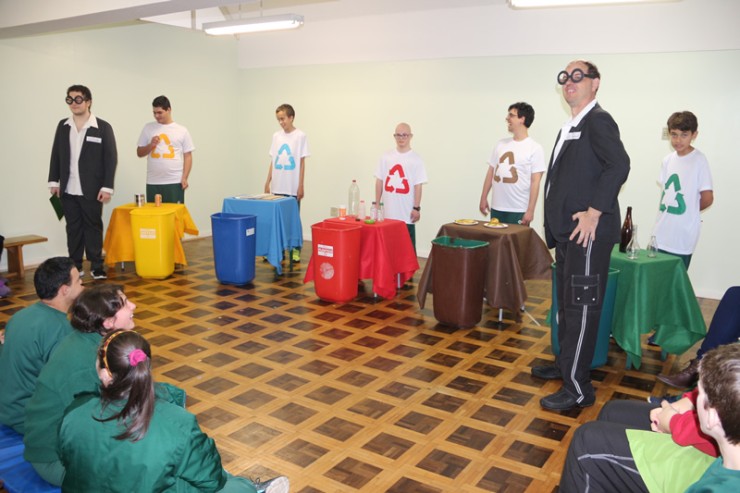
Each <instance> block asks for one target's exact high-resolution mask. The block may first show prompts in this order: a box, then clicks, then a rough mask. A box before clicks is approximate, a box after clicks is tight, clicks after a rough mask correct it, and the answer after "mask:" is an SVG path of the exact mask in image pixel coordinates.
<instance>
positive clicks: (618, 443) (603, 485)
mask: <svg viewBox="0 0 740 493" xmlns="http://www.w3.org/2000/svg"><path fill="white" fill-rule="evenodd" d="M654 407H656V406H655V405H653V404H648V403H647V402H640V401H626V400H616V401H609V402H607V403H606V405H605V406H604V408H603V409H602V410H601V413H599V417H598V420H597V421H591V422H589V423H585V424H583V425H581V427H579V428H578V429H577V430H576V431H575V434H574V435H573V440H572V441H571V442H570V447H569V448H568V454H567V455H566V457H565V464H564V465H563V474H562V475H561V478H560V490H559V491H560V492H561V493H575V492H586V491H588V492H591V493H597V492H614V493H622V492H626V491H629V492H647V491H648V489H647V486H645V482H644V481H643V480H642V477H641V476H640V472H639V471H638V470H637V467H636V466H635V460H634V458H633V457H632V451H631V450H630V445H629V441H628V440H627V433H626V430H628V429H637V430H650V410H651V409H653V408H654Z"/></svg>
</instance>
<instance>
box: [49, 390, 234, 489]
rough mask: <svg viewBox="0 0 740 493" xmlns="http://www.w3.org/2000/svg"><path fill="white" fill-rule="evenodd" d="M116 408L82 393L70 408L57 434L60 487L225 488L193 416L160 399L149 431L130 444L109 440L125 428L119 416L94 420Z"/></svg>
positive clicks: (220, 470) (218, 463)
mask: <svg viewBox="0 0 740 493" xmlns="http://www.w3.org/2000/svg"><path fill="white" fill-rule="evenodd" d="M120 409H121V405H120V404H119V405H113V404H111V405H109V406H108V408H107V409H102V403H101V400H100V397H98V396H96V395H85V396H80V397H79V398H78V399H76V400H75V402H74V403H73V404H72V405H71V406H70V407H69V409H68V410H67V414H66V415H65V417H64V421H63V423H62V427H61V430H60V436H59V444H60V452H61V459H62V463H63V464H64V467H65V469H66V475H65V477H64V483H63V484H62V489H63V490H64V491H70V492H76V491H79V492H90V491H95V492H112V491H115V492H137V493H138V492H142V491H152V492H154V491H157V492H159V491H177V492H182V491H193V492H195V491H199V492H209V491H218V490H220V489H221V488H223V487H224V485H225V484H226V480H227V477H226V473H225V472H224V470H223V467H222V466H221V456H220V455H219V453H218V450H217V449H216V444H215V443H214V441H213V439H211V438H209V437H208V435H206V434H205V433H203V431H201V429H200V427H199V426H198V422H197V421H196V419H195V416H193V415H192V414H190V413H189V412H187V411H186V410H184V409H182V408H181V407H179V406H177V405H175V404H172V403H169V402H166V401H164V400H162V399H159V398H158V399H157V401H156V403H155V407H154V415H153V416H152V420H151V422H150V424H149V430H148V431H147V434H146V435H145V436H144V438H142V439H141V440H139V441H137V442H132V441H130V440H116V439H115V438H113V437H114V436H115V435H118V434H119V433H121V431H123V427H122V426H120V424H119V422H118V421H117V420H114V421H106V422H100V421H96V420H95V419H94V418H99V419H100V418H104V417H108V416H111V415H113V414H115V413H117V412H118V411H120Z"/></svg>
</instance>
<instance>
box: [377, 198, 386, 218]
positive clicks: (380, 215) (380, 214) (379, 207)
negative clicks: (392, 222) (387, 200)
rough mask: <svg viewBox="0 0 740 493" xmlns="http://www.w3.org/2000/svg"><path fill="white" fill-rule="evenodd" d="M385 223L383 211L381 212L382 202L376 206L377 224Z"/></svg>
mask: <svg viewBox="0 0 740 493" xmlns="http://www.w3.org/2000/svg"><path fill="white" fill-rule="evenodd" d="M383 221H385V211H384V210H383V202H381V203H380V205H379V206H378V222H383Z"/></svg>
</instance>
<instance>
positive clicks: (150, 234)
mask: <svg viewBox="0 0 740 493" xmlns="http://www.w3.org/2000/svg"><path fill="white" fill-rule="evenodd" d="M139 238H141V239H142V240H156V239H157V230H156V229H155V228H139Z"/></svg>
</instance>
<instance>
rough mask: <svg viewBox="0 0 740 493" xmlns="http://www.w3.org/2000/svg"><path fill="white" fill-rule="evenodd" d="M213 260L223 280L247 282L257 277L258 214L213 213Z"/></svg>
mask: <svg viewBox="0 0 740 493" xmlns="http://www.w3.org/2000/svg"><path fill="white" fill-rule="evenodd" d="M211 230H212V231H213V262H214V264H215V268H216V277H217V278H218V280H219V282H221V283H223V284H236V285H243V284H247V283H249V282H252V280H253V279H254V271H255V268H254V256H255V249H256V245H257V236H256V234H255V233H256V230H257V216H254V215H251V214H227V213H222V212H217V213H215V214H211Z"/></svg>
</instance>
